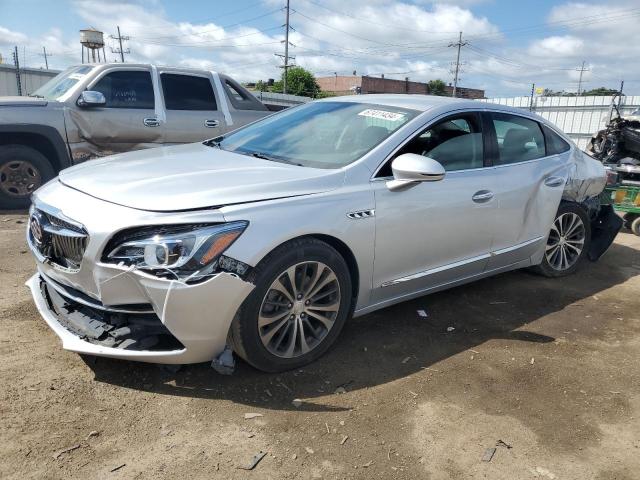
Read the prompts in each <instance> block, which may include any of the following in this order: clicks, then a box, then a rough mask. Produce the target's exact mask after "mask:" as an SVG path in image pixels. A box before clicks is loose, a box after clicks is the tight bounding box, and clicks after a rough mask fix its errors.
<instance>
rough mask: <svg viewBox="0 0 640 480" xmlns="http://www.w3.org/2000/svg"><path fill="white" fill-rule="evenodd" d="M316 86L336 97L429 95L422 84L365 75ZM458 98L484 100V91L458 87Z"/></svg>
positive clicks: (321, 79) (449, 90) (320, 80)
mask: <svg viewBox="0 0 640 480" xmlns="http://www.w3.org/2000/svg"><path fill="white" fill-rule="evenodd" d="M316 81H317V82H318V85H320V88H321V89H322V91H324V92H332V93H335V94H337V95H351V94H353V93H354V92H355V90H356V88H359V89H360V93H413V94H415V93H419V94H422V95H426V94H429V87H428V85H427V84H426V83H424V82H412V81H410V80H409V78H405V79H404V80H395V79H392V78H384V76H382V77H369V76H366V75H364V76H363V75H338V76H332V77H319V78H316ZM445 88H446V90H447V93H448V94H449V95H451V94H452V93H453V87H451V86H449V85H447V86H446V87H445ZM458 97H461V98H471V99H478V98H484V90H479V89H477V88H463V87H458Z"/></svg>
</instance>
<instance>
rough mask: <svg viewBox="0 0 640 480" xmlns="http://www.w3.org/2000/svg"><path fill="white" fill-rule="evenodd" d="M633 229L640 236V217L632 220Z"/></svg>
mask: <svg viewBox="0 0 640 480" xmlns="http://www.w3.org/2000/svg"><path fill="white" fill-rule="evenodd" d="M631 231H632V232H633V233H634V234H635V235H637V236H639V237H640V217H638V218H636V219H635V220H634V221H633V222H631Z"/></svg>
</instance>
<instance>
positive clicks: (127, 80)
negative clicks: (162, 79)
mask: <svg viewBox="0 0 640 480" xmlns="http://www.w3.org/2000/svg"><path fill="white" fill-rule="evenodd" d="M91 90H95V91H96V92H101V93H102V94H103V95H104V98H105V99H106V100H107V103H106V104H105V107H107V108H148V109H153V108H154V96H153V84H152V83H151V73H149V72H142V71H135V70H129V71H126V70H125V71H116V72H111V73H107V74H106V75H105V76H104V77H102V78H101V79H100V80H98V83H96V84H95V85H94V86H93V87H91Z"/></svg>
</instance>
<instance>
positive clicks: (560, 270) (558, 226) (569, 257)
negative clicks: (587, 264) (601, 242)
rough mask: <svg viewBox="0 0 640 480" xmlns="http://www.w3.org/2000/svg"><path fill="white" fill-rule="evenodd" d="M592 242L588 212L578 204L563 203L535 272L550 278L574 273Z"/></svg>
mask: <svg viewBox="0 0 640 480" xmlns="http://www.w3.org/2000/svg"><path fill="white" fill-rule="evenodd" d="M590 243H591V224H590V222H589V217H588V215H587V213H586V212H585V211H584V209H582V208H581V207H580V206H579V205H577V204H575V203H562V204H561V205H560V208H559V209H558V213H557V214H556V218H555V220H554V221H553V225H552V227H551V232H549V238H548V240H547V245H546V247H545V253H544V257H543V259H542V263H541V264H540V265H538V266H537V267H536V271H538V272H539V273H541V274H542V275H545V276H547V277H563V276H565V275H569V274H571V273H573V272H575V271H576V269H577V268H578V266H579V264H580V262H581V261H582V260H583V259H584V257H585V256H586V255H587V252H588V251H589V245H590Z"/></svg>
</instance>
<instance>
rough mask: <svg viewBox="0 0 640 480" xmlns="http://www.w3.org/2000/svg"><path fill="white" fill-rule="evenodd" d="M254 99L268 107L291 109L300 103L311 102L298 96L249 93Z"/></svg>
mask: <svg viewBox="0 0 640 480" xmlns="http://www.w3.org/2000/svg"><path fill="white" fill-rule="evenodd" d="M251 93H252V94H253V96H254V97H256V98H257V99H258V100H260V101H261V102H263V103H266V104H269V105H279V106H281V107H285V108H286V107H293V106H295V105H300V104H301V103H307V102H310V101H311V100H313V99H312V98H309V97H301V96H298V95H289V94H288V93H287V94H284V93H273V92H258V91H252V92H251Z"/></svg>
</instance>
